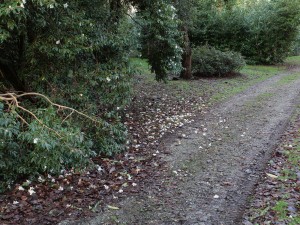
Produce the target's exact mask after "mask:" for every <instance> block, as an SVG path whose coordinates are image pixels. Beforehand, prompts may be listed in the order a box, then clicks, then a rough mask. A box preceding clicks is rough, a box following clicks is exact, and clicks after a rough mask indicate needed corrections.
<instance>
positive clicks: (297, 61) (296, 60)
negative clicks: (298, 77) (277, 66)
mask: <svg viewBox="0 0 300 225" xmlns="http://www.w3.org/2000/svg"><path fill="white" fill-rule="evenodd" d="M285 62H286V63H288V64H292V65H300V55H298V56H291V57H288V58H287V59H286V60H285Z"/></svg>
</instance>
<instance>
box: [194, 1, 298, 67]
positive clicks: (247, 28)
mask: <svg viewBox="0 0 300 225" xmlns="http://www.w3.org/2000/svg"><path fill="white" fill-rule="evenodd" d="M299 19H300V4H299V1H297V0H291V1H285V0H274V1H260V2H256V3H253V4H252V5H251V6H248V7H245V8H244V7H243V5H241V6H236V7H233V8H230V9H227V8H225V9H222V10H220V8H217V7H212V6H211V5H208V4H204V5H202V8H199V10H198V13H197V19H196V22H195V23H194V29H193V31H192V32H191V40H192V42H193V43H194V44H195V45H205V44H209V45H211V46H215V47H216V48H218V49H221V50H227V49H231V50H234V51H237V52H241V53H242V55H243V56H245V57H246V59H247V61H248V62H250V63H263V64H273V63H278V62H282V61H283V59H284V58H285V57H286V56H287V55H288V54H289V52H290V50H291V47H292V44H293V42H294V40H295V39H296V37H297V34H298V27H299V24H300V20H299Z"/></svg>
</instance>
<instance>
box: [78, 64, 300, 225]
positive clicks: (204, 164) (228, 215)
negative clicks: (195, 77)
mask: <svg viewBox="0 0 300 225" xmlns="http://www.w3.org/2000/svg"><path fill="white" fill-rule="evenodd" d="M297 72H300V68H299V67H296V68H293V70H291V71H288V72H285V73H281V74H279V75H277V76H274V77H272V78H270V79H268V80H266V81H264V82H262V83H259V84H256V85H254V86H252V87H250V88H249V89H248V90H246V91H245V92H243V93H240V94H238V95H236V96H234V97H232V98H231V99H229V100H228V101H226V102H224V103H222V104H220V105H218V106H216V107H213V108H212V109H211V110H210V111H209V112H206V113H204V114H203V115H202V116H201V118H199V119H198V120H197V122H195V123H194V124H193V125H191V126H190V127H188V128H186V129H184V130H182V131H181V132H183V133H184V134H185V137H184V138H182V139H181V140H180V142H181V143H180V144H178V140H175V141H174V137H173V138H169V139H168V140H167V141H166V142H165V147H166V148H167V150H168V151H169V152H171V154H168V155H167V154H166V155H165V156H164V160H166V161H167V162H168V164H169V167H170V173H173V172H174V174H177V175H174V176H173V178H172V179H171V180H168V182H164V181H163V182H162V184H163V185H164V187H163V193H160V194H157V192H156V191H154V190H153V187H152V186H151V185H150V186H149V187H148V189H147V190H145V191H144V193H141V194H140V195H138V196H134V197H130V198H128V199H125V200H124V201H123V202H121V203H120V205H121V207H120V208H121V210H118V211H115V212H112V211H109V210H107V211H106V212H104V213H101V214H99V216H97V217H95V218H94V219H92V220H90V221H85V222H82V223H76V224H188V225H190V224H199V225H221V224H222V225H236V224H242V221H241V220H242V215H243V211H244V209H245V206H246V205H247V202H248V197H249V196H250V195H251V193H252V191H253V189H254V186H255V184H256V183H257V182H258V179H259V175H260V173H261V172H262V171H263V170H264V168H265V165H266V163H267V162H268V160H269V159H270V157H271V154H272V151H273V149H274V148H275V146H276V144H277V141H278V139H279V137H280V134H282V132H283V130H284V129H285V127H286V125H287V123H288V122H289V118H290V116H291V115H292V113H293V110H294V108H295V106H296V105H297V104H298V103H299V102H300V75H299V76H298V79H294V80H293V81H292V82H288V83H284V84H282V83H281V82H280V81H281V79H282V78H283V77H285V76H288V75H290V74H293V73H297ZM172 171H173V172H172ZM184 174H188V176H183V175H184ZM112 218H114V219H112Z"/></svg>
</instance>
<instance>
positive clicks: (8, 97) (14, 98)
mask: <svg viewBox="0 0 300 225" xmlns="http://www.w3.org/2000/svg"><path fill="white" fill-rule="evenodd" d="M25 96H37V97H42V98H43V99H44V100H46V101H47V102H48V103H50V105H52V106H55V107H57V108H58V109H62V110H70V111H71V113H70V114H69V115H68V116H67V117H65V118H64V119H63V122H64V121H66V120H67V119H68V118H69V117H71V116H72V114H73V113H77V114H78V115H80V116H82V117H85V118H86V119H88V120H91V121H93V122H95V123H99V124H100V123H101V122H100V121H99V120H96V119H94V118H92V117H90V116H89V115H87V114H84V113H82V112H80V111H78V110H76V109H74V108H71V107H68V106H64V105H59V104H56V103H54V102H52V101H51V100H50V99H49V98H48V97H47V96H45V95H43V94H40V93H35V92H28V93H23V94H16V93H5V94H0V101H4V102H6V104H8V105H9V106H10V107H12V106H14V107H16V108H18V109H20V110H22V111H24V112H26V113H28V114H29V115H31V116H32V117H33V118H34V119H35V120H36V121H37V122H38V123H39V124H41V125H42V126H43V127H45V128H47V129H48V130H50V131H52V132H54V133H55V134H56V135H57V136H59V137H60V138H61V135H60V134H59V133H58V132H57V131H55V130H53V129H52V128H50V127H48V126H47V125H45V124H44V123H43V121H42V120H40V119H39V118H38V117H37V116H36V115H35V114H34V113H33V112H31V111H30V110H28V109H26V108H24V107H23V106H21V105H20V104H19V101H18V99H19V98H21V97H25ZM17 116H18V117H19V118H20V119H21V120H22V122H23V123H25V124H27V125H28V122H27V121H26V120H25V119H24V118H23V117H22V116H21V115H19V114H18V113H17Z"/></svg>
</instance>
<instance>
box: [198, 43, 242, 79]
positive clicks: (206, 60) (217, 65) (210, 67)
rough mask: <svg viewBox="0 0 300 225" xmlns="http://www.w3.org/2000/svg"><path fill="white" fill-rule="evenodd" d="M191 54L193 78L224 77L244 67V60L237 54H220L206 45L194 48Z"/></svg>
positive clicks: (230, 52) (227, 52)
mask: <svg viewBox="0 0 300 225" xmlns="http://www.w3.org/2000/svg"><path fill="white" fill-rule="evenodd" d="M192 52H193V54H192V73H193V75H194V76H224V75H227V74H230V73H233V72H238V71H239V70H240V69H242V67H243V66H245V60H244V58H243V57H242V55H241V54H240V53H237V52H232V51H226V52H222V51H220V50H217V49H215V48H214V47H210V46H207V45H206V46H201V47H197V48H194V49H193V51H192Z"/></svg>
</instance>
